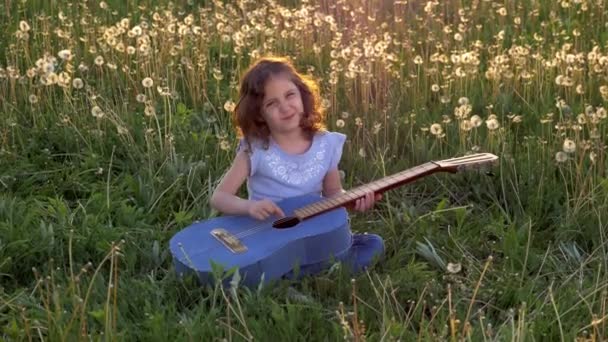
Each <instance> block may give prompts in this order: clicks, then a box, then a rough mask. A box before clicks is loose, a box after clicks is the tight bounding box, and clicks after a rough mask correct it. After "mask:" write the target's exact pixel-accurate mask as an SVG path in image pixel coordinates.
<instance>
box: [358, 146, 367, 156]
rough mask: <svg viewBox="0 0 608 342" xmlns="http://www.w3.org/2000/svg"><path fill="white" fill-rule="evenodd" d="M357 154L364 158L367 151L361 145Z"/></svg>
mask: <svg viewBox="0 0 608 342" xmlns="http://www.w3.org/2000/svg"><path fill="white" fill-rule="evenodd" d="M359 156H361V158H365V157H366V156H367V153H365V149H364V148H363V147H361V148H360V149H359Z"/></svg>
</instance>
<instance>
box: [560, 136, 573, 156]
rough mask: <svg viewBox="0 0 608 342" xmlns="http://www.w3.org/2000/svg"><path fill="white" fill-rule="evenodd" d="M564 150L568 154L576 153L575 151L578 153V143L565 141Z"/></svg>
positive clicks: (569, 140)
mask: <svg viewBox="0 0 608 342" xmlns="http://www.w3.org/2000/svg"><path fill="white" fill-rule="evenodd" d="M562 149H563V150H564V152H566V153H574V151H576V143H575V142H574V140H572V139H566V140H564V145H563V146H562Z"/></svg>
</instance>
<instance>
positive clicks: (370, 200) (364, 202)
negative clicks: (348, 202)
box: [353, 191, 382, 212]
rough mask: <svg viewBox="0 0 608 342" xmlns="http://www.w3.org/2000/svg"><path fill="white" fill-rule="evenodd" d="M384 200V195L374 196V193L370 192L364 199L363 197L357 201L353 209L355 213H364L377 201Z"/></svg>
mask: <svg viewBox="0 0 608 342" xmlns="http://www.w3.org/2000/svg"><path fill="white" fill-rule="evenodd" d="M381 199H382V194H374V192H373V191H372V192H368V193H367V194H365V196H364V197H361V198H359V199H357V200H356V201H355V205H354V207H353V209H354V210H355V211H359V212H364V211H367V210H369V209H371V208H372V207H373V206H374V203H376V201H379V200H381Z"/></svg>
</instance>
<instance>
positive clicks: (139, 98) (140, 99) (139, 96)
mask: <svg viewBox="0 0 608 342" xmlns="http://www.w3.org/2000/svg"><path fill="white" fill-rule="evenodd" d="M135 100H136V101H137V102H139V103H144V102H146V95H144V94H137V96H135Z"/></svg>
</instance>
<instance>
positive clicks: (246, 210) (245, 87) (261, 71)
mask: <svg viewBox="0 0 608 342" xmlns="http://www.w3.org/2000/svg"><path fill="white" fill-rule="evenodd" d="M234 114H235V121H236V124H237V131H238V133H239V135H241V136H242V139H241V142H240V145H239V149H238V152H237V154H236V157H235V159H234V161H233V163H232V165H231V167H230V168H229V169H228V171H227V172H226V174H225V175H224V177H223V178H222V180H221V182H220V183H219V185H218V186H217V188H216V189H215V191H214V193H213V195H212V196H211V206H212V207H213V208H215V209H216V210H218V211H220V212H222V213H225V214H232V215H250V216H251V217H253V218H256V219H259V220H264V219H266V218H268V217H270V216H271V215H275V216H276V217H277V218H280V217H283V216H285V214H284V213H283V212H282V211H281V209H280V208H279V207H278V206H277V205H276V204H275V203H276V202H278V201H280V200H282V199H284V198H288V197H294V196H298V195H304V194H309V193H316V194H322V195H323V196H325V197H330V196H333V195H335V194H338V193H340V192H343V191H344V190H343V189H342V183H341V180H340V174H339V172H338V162H339V161H340V157H341V155H342V146H343V144H344V141H345V139H346V136H345V135H343V134H340V133H335V132H328V131H326V130H325V126H324V124H323V121H324V113H323V111H322V109H321V106H320V100H319V92H318V87H317V85H316V83H315V82H314V81H312V80H311V79H309V78H308V77H306V76H305V75H301V74H299V73H298V72H297V71H296V70H295V68H294V67H293V65H292V64H291V62H289V61H288V60H287V59H285V58H274V57H273V58H269V57H267V58H262V59H260V60H258V61H257V62H255V63H254V64H253V65H252V66H251V67H250V68H249V69H248V70H247V71H246V73H245V75H244V77H243V79H242V80H241V86H240V90H239V102H238V104H237V106H236V108H235V111H234ZM245 181H247V190H248V194H249V198H248V199H243V198H240V197H238V196H237V195H236V193H237V192H238V190H239V188H240V187H241V185H242V184H243V183H244V182H245ZM379 199H380V195H374V193H373V192H372V193H368V194H366V195H365V196H364V197H362V198H360V199H358V200H356V202H355V204H354V206H352V208H351V209H354V210H356V211H365V210H368V209H369V208H371V207H372V206H373V205H374V202H375V201H377V200H379ZM383 250H384V243H383V241H382V238H380V237H379V236H378V235H374V234H354V235H353V245H352V247H351V249H350V251H349V253H347V256H346V257H345V258H344V260H342V261H345V262H346V264H347V265H349V266H351V270H352V271H355V272H356V271H359V270H361V269H363V268H365V267H366V266H368V265H369V264H370V263H371V261H372V259H373V257H374V256H376V255H379V254H381V253H382V251H383ZM325 266H326V265H320V264H319V265H308V266H305V267H302V268H301V274H311V273H316V272H318V271H320V270H322V269H323V268H324V267H325Z"/></svg>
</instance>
